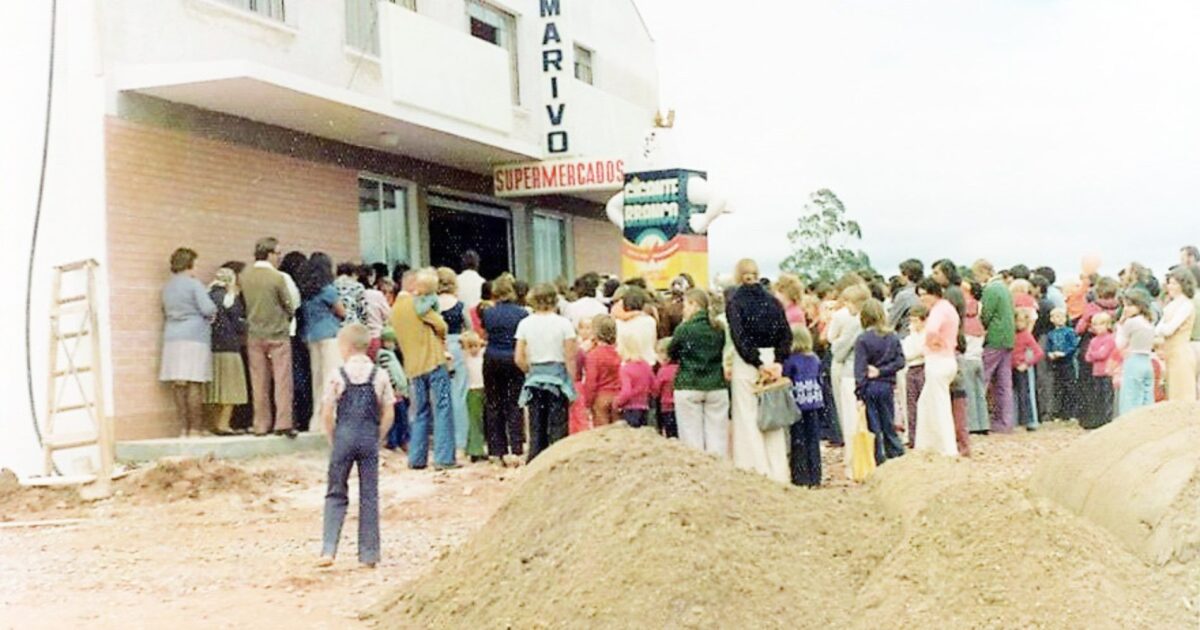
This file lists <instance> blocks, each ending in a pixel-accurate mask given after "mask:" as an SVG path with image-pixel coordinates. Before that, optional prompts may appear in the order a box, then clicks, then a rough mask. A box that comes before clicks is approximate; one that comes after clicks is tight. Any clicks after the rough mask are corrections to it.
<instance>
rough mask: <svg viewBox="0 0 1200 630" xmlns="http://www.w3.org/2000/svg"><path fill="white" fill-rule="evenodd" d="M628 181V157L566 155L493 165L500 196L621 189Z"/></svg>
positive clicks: (494, 187) (494, 186)
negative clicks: (568, 156) (544, 159)
mask: <svg viewBox="0 0 1200 630" xmlns="http://www.w3.org/2000/svg"><path fill="white" fill-rule="evenodd" d="M624 182H625V160H617V159H611V158H606V159H595V158H566V159H561V160H551V161H547V162H528V163H524V164H506V165H504V166H497V167H495V168H493V169H492V187H493V189H494V190H495V192H496V196H497V197H520V196H523V195H550V194H556V193H568V192H586V191H592V190H619V189H620V188H621V185H622V184H623V183H624Z"/></svg>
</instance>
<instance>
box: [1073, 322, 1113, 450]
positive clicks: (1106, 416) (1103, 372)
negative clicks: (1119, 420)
mask: <svg viewBox="0 0 1200 630" xmlns="http://www.w3.org/2000/svg"><path fill="white" fill-rule="evenodd" d="M1091 326H1092V341H1091V343H1089V344H1088V348H1087V354H1086V355H1085V356H1084V359H1085V360H1086V361H1087V362H1088V363H1089V364H1091V372H1092V391H1091V392H1090V394H1091V399H1092V404H1091V405H1089V406H1088V409H1087V413H1085V414H1084V417H1083V418H1080V419H1079V421H1080V425H1082V426H1083V428H1085V429H1097V428H1099V427H1102V426H1104V425H1106V424H1108V423H1109V421H1110V420H1112V411H1113V381H1112V372H1113V367H1114V364H1115V363H1117V362H1118V361H1119V360H1120V353H1119V352H1117V340H1116V336H1115V335H1113V333H1112V316H1111V315H1109V314H1108V313H1096V314H1094V315H1092V317H1091Z"/></svg>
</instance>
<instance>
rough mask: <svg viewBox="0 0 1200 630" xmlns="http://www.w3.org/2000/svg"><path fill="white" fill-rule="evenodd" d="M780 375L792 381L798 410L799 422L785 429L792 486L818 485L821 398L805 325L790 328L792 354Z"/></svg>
mask: <svg viewBox="0 0 1200 630" xmlns="http://www.w3.org/2000/svg"><path fill="white" fill-rule="evenodd" d="M783 375H784V376H785V377H787V378H788V379H789V380H791V381H792V399H793V400H795V401H796V406H797V407H798V408H799V409H800V419H799V420H798V421H796V422H794V423H793V424H792V426H791V427H789V428H788V433H789V436H788V437H789V438H790V439H789V447H790V448H789V451H790V452H789V453H788V463H789V464H790V467H791V469H792V483H793V484H795V485H797V486H809V487H815V486H819V485H821V422H822V415H821V411H822V410H823V409H824V408H825V395H824V392H823V391H822V387H821V381H820V377H821V359H820V358H818V357H817V355H815V354H813V338H812V333H810V332H809V331H808V328H807V327H805V326H792V355H791V356H789V357H788V358H787V361H784V363H783Z"/></svg>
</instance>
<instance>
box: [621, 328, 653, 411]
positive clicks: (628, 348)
mask: <svg viewBox="0 0 1200 630" xmlns="http://www.w3.org/2000/svg"><path fill="white" fill-rule="evenodd" d="M624 343H625V346H624V347H623V348H622V350H621V351H622V353H623V356H622V357H621V358H622V359H624V363H622V364H621V391H620V393H618V394H617V409H618V410H619V411H620V412H621V419H622V420H624V421H625V422H626V423H627V424H628V425H629V426H631V427H634V428H639V427H644V426H646V418H647V416H649V415H650V414H649V411H650V394H651V393H652V392H653V390H654V370H652V369H650V364H649V363H647V362H646V360H645V359H643V358H642V357H644V356H646V352H645V349H644V348H642V347H641V346H642V342H641V338H640V337H637V336H630V337H627V338H625V341H624Z"/></svg>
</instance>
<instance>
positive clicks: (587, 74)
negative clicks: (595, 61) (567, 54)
mask: <svg viewBox="0 0 1200 630" xmlns="http://www.w3.org/2000/svg"><path fill="white" fill-rule="evenodd" d="M575 78H576V79H579V80H580V81H583V82H584V83H586V84H588V85H594V84H593V83H592V51H590V50H588V49H587V48H584V47H583V46H580V45H579V44H576V45H575Z"/></svg>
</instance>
